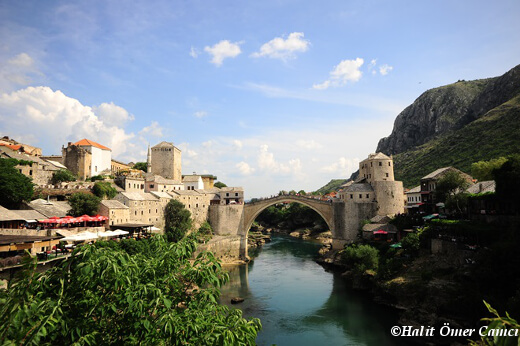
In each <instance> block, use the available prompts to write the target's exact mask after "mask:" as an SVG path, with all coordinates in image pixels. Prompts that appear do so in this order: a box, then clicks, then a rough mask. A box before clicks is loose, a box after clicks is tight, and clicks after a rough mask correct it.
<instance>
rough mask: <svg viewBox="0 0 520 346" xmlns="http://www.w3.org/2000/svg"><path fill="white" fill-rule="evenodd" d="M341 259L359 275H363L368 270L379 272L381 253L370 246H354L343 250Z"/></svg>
mask: <svg viewBox="0 0 520 346" xmlns="http://www.w3.org/2000/svg"><path fill="white" fill-rule="evenodd" d="M341 258H342V260H343V262H344V263H345V264H346V265H348V266H352V267H353V269H354V271H355V272H356V273H357V274H363V273H365V272H366V271H367V270H373V271H377V268H378V267H379V251H377V249H376V248H374V247H372V246H370V245H357V244H352V245H350V246H348V247H347V248H346V249H345V250H343V252H342V255H341Z"/></svg>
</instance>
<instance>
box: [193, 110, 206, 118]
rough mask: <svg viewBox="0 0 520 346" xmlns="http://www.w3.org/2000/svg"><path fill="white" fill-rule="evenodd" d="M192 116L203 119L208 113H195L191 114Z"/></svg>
mask: <svg viewBox="0 0 520 346" xmlns="http://www.w3.org/2000/svg"><path fill="white" fill-rule="evenodd" d="M193 115H194V116H195V118H199V119H200V118H204V117H205V116H207V115H208V112H204V111H198V112H195V113H193Z"/></svg>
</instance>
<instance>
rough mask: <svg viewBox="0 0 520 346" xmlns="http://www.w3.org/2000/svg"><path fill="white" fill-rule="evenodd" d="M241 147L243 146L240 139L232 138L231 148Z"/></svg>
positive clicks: (237, 148)
mask: <svg viewBox="0 0 520 346" xmlns="http://www.w3.org/2000/svg"><path fill="white" fill-rule="evenodd" d="M242 147H243V144H242V141H239V140H238V139H234V140H233V148H234V149H236V150H240V149H242Z"/></svg>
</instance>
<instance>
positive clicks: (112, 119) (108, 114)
mask: <svg viewBox="0 0 520 346" xmlns="http://www.w3.org/2000/svg"><path fill="white" fill-rule="evenodd" d="M92 111H93V112H94V113H95V114H96V115H97V116H98V117H99V119H100V120H101V121H102V122H104V123H105V124H106V125H109V126H116V125H121V124H124V123H126V122H128V121H131V120H134V116H133V115H132V114H130V113H128V111H127V110H126V109H124V108H123V107H120V106H117V105H115V104H114V103H113V102H110V103H102V104H100V105H99V106H94V107H92Z"/></svg>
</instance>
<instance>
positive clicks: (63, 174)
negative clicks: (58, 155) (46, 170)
mask: <svg viewBox="0 0 520 346" xmlns="http://www.w3.org/2000/svg"><path fill="white" fill-rule="evenodd" d="M77 179H78V177H76V175H74V173H72V172H71V171H69V170H68V169H60V170H58V171H56V172H55V173H54V174H53V175H52V181H51V182H52V183H53V184H59V183H62V182H69V181H76V180H77Z"/></svg>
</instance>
